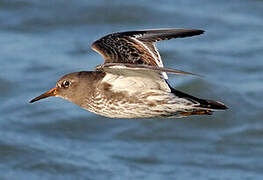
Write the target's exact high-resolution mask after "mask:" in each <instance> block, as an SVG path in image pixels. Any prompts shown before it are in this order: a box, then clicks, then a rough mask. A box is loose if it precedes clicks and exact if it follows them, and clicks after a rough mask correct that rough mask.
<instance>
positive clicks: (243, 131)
mask: <svg viewBox="0 0 263 180" xmlns="http://www.w3.org/2000/svg"><path fill="white" fill-rule="evenodd" d="M262 9H263V1H261V0H250V1H244V0H232V1H227V0H221V1H210V0H195V1H183V0H180V1H173V0H168V1H163V2H161V1H157V0H156V1H143V0H134V1H129V2H128V1H121V0H115V1H106V0H98V1H87V0H78V1H64V0H56V1H54V0H46V1H40V0H0V42H1V43H0V101H1V103H0V179H3V180H5V179H8V180H16V179H19V180H22V179H25V180H28V179H30V180H31V179H37V180H38V179H43V180H44V179H45V180H46V179H63V180H65V179H91V180H93V179H96V180H97V179H109V180H111V179H114V180H116V179H117V180H123V179H147V180H163V179H165V180H170V179H171V180H174V179H176V180H177V179H178V180H180V179H184V180H185V179H197V180H204V179H209V180H226V179H228V180H255V179H259V180H261V179H262V178H263V163H262V160H263V159H262V157H263V141H262V139H263V122H262V120H263V112H262V109H263V98H262V92H263V84H262V82H263V61H262V57H263V21H262V19H263V11H262ZM172 27H177V28H199V29H203V30H205V31H206V32H205V34H204V35H201V36H196V37H191V38H185V39H176V40H171V41H166V42H161V43H159V44H158V48H159V50H160V52H161V55H162V58H163V61H164V64H165V66H166V67H171V68H178V69H182V70H185V71H190V72H194V73H197V74H200V75H202V76H203V77H202V78H196V77H182V76H174V75H170V76H169V82H170V83H171V84H172V85H173V86H175V87H176V88H177V89H179V90H182V91H184V92H187V93H190V94H192V95H195V96H199V97H202V98H208V99H214V100H220V101H222V102H224V103H225V104H226V105H228V106H229V108H230V109H229V110H228V111H225V112H218V113H215V114H214V115H213V116H195V117H188V118H182V119H153V120H149V119H148V120H142V119H130V120H126V119H108V118H104V117H101V116H97V115H95V114H92V113H89V112H88V111H85V110H83V109H81V108H79V107H77V106H75V105H73V104H72V103H70V102H67V101H65V100H62V99H59V98H49V99H47V100H43V101H40V102H39V103H35V104H29V103H28V102H29V100H30V99H32V98H33V97H35V96H37V95H39V94H41V93H42V92H45V91H46V90H49V89H50V88H53V87H54V86H55V83H56V81H57V80H58V79H59V78H60V77H61V76H62V75H64V74H67V73H70V72H75V71H81V70H92V69H93V68H94V67H95V66H96V65H98V64H100V63H102V62H103V59H102V58H101V57H100V55H98V54H97V53H96V52H93V51H92V50H91V49H90V44H91V43H92V42H93V41H94V40H96V39H98V38H100V37H101V36H103V35H105V34H108V33H111V32H115V31H124V30H136V29H149V28H172Z"/></svg>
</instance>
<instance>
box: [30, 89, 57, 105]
mask: <svg viewBox="0 0 263 180" xmlns="http://www.w3.org/2000/svg"><path fill="white" fill-rule="evenodd" d="M56 94H57V88H53V89H51V90H50V91H47V92H45V93H44V94H41V95H40V96H37V97H36V98H34V99H32V100H31V101H29V103H34V102H36V101H38V100H40V99H44V98H47V97H50V96H55V95H56Z"/></svg>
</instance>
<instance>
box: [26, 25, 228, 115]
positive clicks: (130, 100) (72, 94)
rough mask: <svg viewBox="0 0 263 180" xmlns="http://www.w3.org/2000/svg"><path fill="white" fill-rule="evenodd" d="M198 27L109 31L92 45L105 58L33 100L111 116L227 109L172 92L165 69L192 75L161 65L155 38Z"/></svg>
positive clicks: (180, 34)
mask: <svg viewBox="0 0 263 180" xmlns="http://www.w3.org/2000/svg"><path fill="white" fill-rule="evenodd" d="M203 32H204V31H202V30H191V29H162V30H161V29H160V30H144V31H128V32H123V33H113V34H110V35H107V36H104V37H102V38H101V39H99V40H97V41H95V42H94V43H93V44H92V46H91V47H92V49H94V50H95V51H97V52H98V53H100V54H101V55H102V56H103V57H104V60H105V62H104V64H103V65H100V66H97V68H96V69H95V71H93V72H88V71H84V72H76V73H71V74H68V75H65V76H64V77H62V78H61V79H60V80H59V81H58V82H57V85H56V88H54V89H52V90H51V91H48V92H47V93H45V94H43V95H41V96H39V97H37V98H35V99H33V100H32V101H31V102H34V101H37V100H39V99H42V98H45V97H48V96H59V97H62V98H64V99H67V100H69V101H72V102H73V103H75V104H77V105H79V106H81V107H82V108H84V109H87V110H89V111H91V112H94V113H96V114H100V115H103V116H107V117H111V118H152V117H181V116H188V115H203V114H211V113H212V112H213V111H214V110H223V109H226V108H227V107H226V106H225V105H224V104H222V103H220V102H216V101H211V100H204V99H199V98H196V97H194V96H191V95H188V94H185V93H183V92H180V91H177V90H175V89H173V88H171V86H170V85H169V84H168V83H167V80H166V79H167V78H168V76H167V74H166V73H175V74H191V73H188V72H184V71H180V70H175V69H167V68H164V67H163V63H162V60H161V56H160V54H159V52H158V51H157V49H156V47H155V42H157V41H160V40H166V39H171V38H178V37H187V36H194V35H199V34H202V33H203Z"/></svg>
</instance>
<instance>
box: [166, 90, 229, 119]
mask: <svg viewBox="0 0 263 180" xmlns="http://www.w3.org/2000/svg"><path fill="white" fill-rule="evenodd" d="M171 91H172V93H174V94H175V95H176V96H178V97H180V98H184V99H187V100H189V101H192V102H193V103H197V104H198V105H197V106H195V109H193V110H192V111H191V112H182V113H181V115H184V116H187V115H211V114H212V113H213V111H218V110H226V109H228V107H227V106H226V105H224V104H223V103H221V102H218V101H213V100H206V99H200V98H197V97H194V96H191V95H189V94H186V93H183V92H181V91H178V90H175V89H173V88H171Z"/></svg>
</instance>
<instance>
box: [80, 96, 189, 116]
mask: <svg viewBox="0 0 263 180" xmlns="http://www.w3.org/2000/svg"><path fill="white" fill-rule="evenodd" d="M135 97H136V98H135ZM84 108H85V109H87V110H88V111H91V112H94V113H96V114H99V115H102V116H106V117H110V118H153V117H171V116H176V115H177V114H178V113H179V112H184V111H185V110H186V111H187V109H188V108H187V107H185V106H181V105H180V104H178V101H176V99H175V97H171V96H170V94H169V93H163V94H158V95H156V94H153V93H152V92H151V93H148V94H147V93H143V94H141V95H137V96H130V97H129V98H120V99H118V100H117V101H116V100H115V101H114V100H113V98H94V99H93V100H92V101H91V102H89V104H88V105H87V106H85V107H84ZM189 108H191V107H189Z"/></svg>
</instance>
